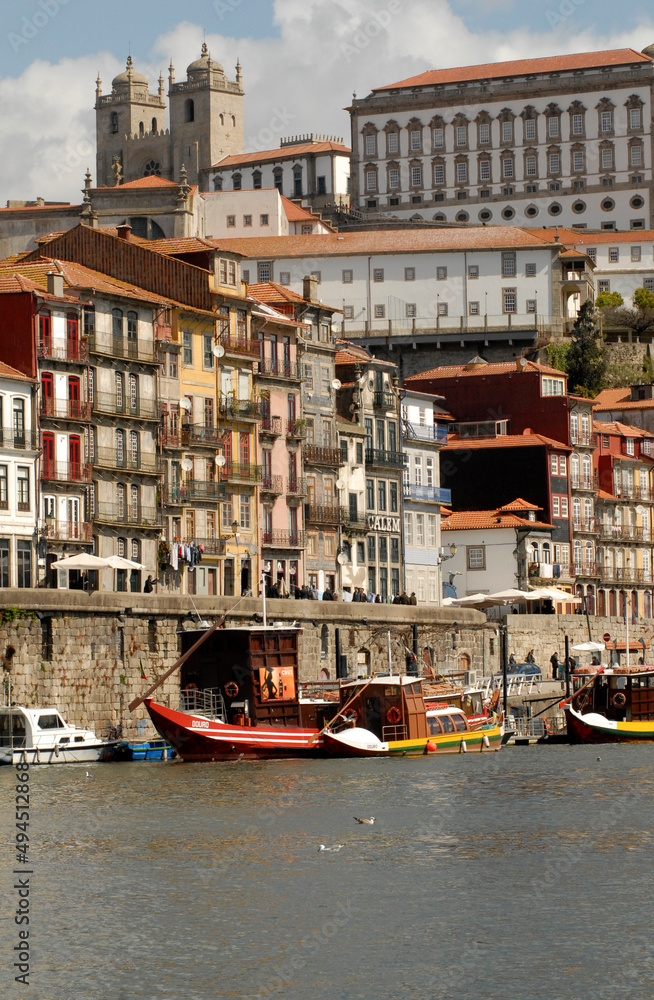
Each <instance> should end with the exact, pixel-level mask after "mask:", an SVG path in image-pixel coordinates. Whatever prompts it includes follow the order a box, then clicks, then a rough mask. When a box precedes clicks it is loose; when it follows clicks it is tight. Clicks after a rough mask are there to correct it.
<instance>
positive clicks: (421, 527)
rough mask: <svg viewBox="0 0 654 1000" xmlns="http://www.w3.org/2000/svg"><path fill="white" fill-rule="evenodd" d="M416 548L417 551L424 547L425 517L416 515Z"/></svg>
mask: <svg viewBox="0 0 654 1000" xmlns="http://www.w3.org/2000/svg"><path fill="white" fill-rule="evenodd" d="M416 547H417V548H419V549H424V547H425V515H424V514H416Z"/></svg>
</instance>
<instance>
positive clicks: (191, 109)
mask: <svg viewBox="0 0 654 1000" xmlns="http://www.w3.org/2000/svg"><path fill="white" fill-rule="evenodd" d="M184 121H186V122H194V121H195V102H194V100H193V98H192V97H187V99H186V100H185V101H184Z"/></svg>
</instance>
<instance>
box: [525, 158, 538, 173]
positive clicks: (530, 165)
mask: <svg viewBox="0 0 654 1000" xmlns="http://www.w3.org/2000/svg"><path fill="white" fill-rule="evenodd" d="M536 163H537V161H536V157H535V156H525V173H526V175H527V177H535V176H536V174H537V168H536Z"/></svg>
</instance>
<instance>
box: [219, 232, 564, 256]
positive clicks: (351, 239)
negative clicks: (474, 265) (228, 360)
mask: <svg viewBox="0 0 654 1000" xmlns="http://www.w3.org/2000/svg"><path fill="white" fill-rule="evenodd" d="M220 243H221V244H222V245H223V246H224V247H232V248H234V249H236V250H238V251H239V252H240V253H242V254H245V256H246V257H313V256H316V257H324V256H330V255H332V256H339V257H340V256H342V255H343V254H371V253H376V254H377V253H378V254H383V253H398V252H404V251H406V252H407V253H429V252H430V251H434V250H497V249H508V248H510V247H533V248H538V247H542V246H543V245H544V244H546V243H554V238H553V237H552V238H551V239H546V238H543V236H541V235H536V234H535V233H534V232H532V231H531V230H527V229H521V228H519V227H518V226H471V227H470V228H464V229H449V228H447V227H445V228H441V229H438V228H434V229H430V228H425V229H391V230H375V231H372V232H370V231H363V232H342V233H317V234H315V235H310V236H295V235H292V236H247V237H234V238H231V239H223V240H220Z"/></svg>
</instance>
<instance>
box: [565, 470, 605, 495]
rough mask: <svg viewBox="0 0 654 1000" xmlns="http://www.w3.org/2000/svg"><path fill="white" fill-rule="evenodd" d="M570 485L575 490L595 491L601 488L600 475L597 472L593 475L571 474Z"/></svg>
mask: <svg viewBox="0 0 654 1000" xmlns="http://www.w3.org/2000/svg"><path fill="white" fill-rule="evenodd" d="M570 486H571V488H572V489H573V490H592V491H593V492H595V491H596V490H598V489H599V477H598V475H597V472H594V473H593V475H592V476H575V475H571V476H570Z"/></svg>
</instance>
